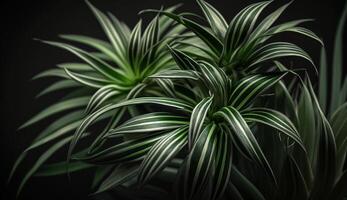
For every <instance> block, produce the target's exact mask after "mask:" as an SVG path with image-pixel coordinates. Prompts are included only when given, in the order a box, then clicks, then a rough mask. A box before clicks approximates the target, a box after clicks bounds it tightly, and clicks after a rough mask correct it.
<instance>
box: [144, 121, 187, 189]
mask: <svg viewBox="0 0 347 200" xmlns="http://www.w3.org/2000/svg"><path fill="white" fill-rule="evenodd" d="M187 128H188V127H187V126H182V127H181V128H178V129H176V130H174V131H172V132H171V133H169V134H167V135H166V136H164V137H163V138H162V139H160V140H159V141H158V142H157V143H155V144H154V145H153V147H152V148H151V150H150V151H149V152H148V154H147V155H146V157H145V159H144V160H143V161H142V164H141V166H140V172H139V176H138V182H139V183H140V184H141V185H142V184H144V183H145V182H147V181H148V180H150V179H151V178H152V177H154V176H155V175H156V174H158V173H159V172H160V171H161V170H163V169H164V168H165V167H166V166H167V165H168V163H169V162H170V161H171V159H173V158H174V157H175V156H176V155H177V153H178V152H179V151H181V149H182V148H183V147H184V146H185V145H186V144H187V135H188V134H187Z"/></svg>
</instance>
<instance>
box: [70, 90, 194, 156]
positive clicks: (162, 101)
mask: <svg viewBox="0 0 347 200" xmlns="http://www.w3.org/2000/svg"><path fill="white" fill-rule="evenodd" d="M138 104H159V105H164V106H169V107H173V108H177V109H181V110H184V111H186V112H191V111H192V110H193V107H192V106H191V105H190V104H187V102H185V101H182V100H178V99H174V98H166V97H139V98H134V99H129V100H126V101H124V102H120V103H116V104H110V105H106V106H104V107H102V108H100V109H99V110H97V111H95V112H94V113H92V114H90V115H89V116H87V117H86V118H85V119H84V121H83V122H82V123H81V125H80V127H78V129H77V130H76V132H75V134H74V138H73V140H72V141H71V143H70V147H69V152H68V159H70V156H71V154H72V151H73V149H74V148H75V146H76V144H77V142H78V140H79V139H80V137H81V136H82V135H83V133H84V132H85V130H86V129H87V128H88V127H89V126H90V125H91V124H92V123H93V122H94V121H95V120H96V119H98V118H99V117H100V116H102V115H104V114H105V113H108V112H110V111H112V110H116V109H119V108H121V107H124V106H130V105H138Z"/></svg>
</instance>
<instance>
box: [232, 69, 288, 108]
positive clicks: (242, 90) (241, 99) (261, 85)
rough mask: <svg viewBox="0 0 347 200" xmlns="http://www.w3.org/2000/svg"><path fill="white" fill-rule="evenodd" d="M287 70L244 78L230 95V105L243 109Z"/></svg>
mask: <svg viewBox="0 0 347 200" xmlns="http://www.w3.org/2000/svg"><path fill="white" fill-rule="evenodd" d="M285 74H286V72H283V73H282V72H281V73H274V74H267V75H259V74H257V75H252V76H248V77H246V78H244V79H242V80H241V81H240V82H239V83H238V84H237V85H235V87H234V89H233V90H232V91H233V92H232V93H231V96H230V100H229V102H230V105H231V106H233V107H235V108H237V109H243V108H245V107H247V106H248V105H249V104H250V103H252V101H253V100H254V99H255V98H256V97H257V96H258V95H259V94H261V93H262V92H264V91H266V90H267V89H269V88H271V87H272V86H273V85H275V84H276V83H277V82H278V81H279V80H280V79H281V78H282V77H283V76H284V75H285Z"/></svg>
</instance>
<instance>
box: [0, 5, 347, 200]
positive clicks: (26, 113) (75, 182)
mask: <svg viewBox="0 0 347 200" xmlns="http://www.w3.org/2000/svg"><path fill="white" fill-rule="evenodd" d="M209 2H210V3H212V4H213V5H215V7H216V8H217V9H219V10H220V12H221V13H222V14H223V15H224V16H226V18H227V19H228V21H230V19H231V17H232V16H234V15H235V14H236V13H237V11H239V10H240V9H242V8H243V7H245V6H246V5H248V4H250V3H253V2H256V1H255V0H218V1H217V0H214V1H209ZM285 2H287V1H284V0H276V1H275V2H274V3H273V4H272V5H271V6H270V7H269V9H267V12H265V13H269V12H270V11H272V10H273V8H275V7H278V6H279V5H283V4H284V3H285ZM92 3H93V4H94V5H95V6H96V7H98V8H100V9H101V10H103V11H111V12H112V13H114V14H115V15H116V16H117V17H118V18H119V19H120V20H122V21H125V22H126V23H127V24H128V25H129V26H130V27H133V25H134V24H135V23H136V21H137V20H138V19H139V16H138V15H137V13H138V12H139V11H140V10H142V9H145V8H160V6H161V5H164V6H170V5H174V4H176V3H182V2H180V1H177V0H170V1H169V0H166V1H165V0H97V1H96V0H94V1H92ZM183 3H184V5H183V7H182V8H181V10H182V11H183V10H186V11H187V10H189V11H193V12H200V11H199V8H198V6H197V5H196V3H195V1H187V2H183ZM343 4H344V1H343V0H340V1H339V0H296V1H294V2H293V3H292V5H291V6H290V7H289V9H288V10H287V11H286V12H285V14H284V15H283V16H282V17H281V18H280V20H279V21H286V20H290V19H298V18H314V19H315V21H314V22H312V23H309V24H308V25H307V26H306V27H308V28H310V29H311V30H313V31H314V32H315V33H317V35H319V36H320V37H321V38H323V39H324V42H325V44H326V48H327V50H328V56H329V59H331V56H332V47H333V39H334V35H335V31H336V25H337V21H338V19H339V15H340V13H341V11H342V8H343ZM271 8H272V9H271ZM1 15H2V16H1V22H2V23H1V30H0V32H1V40H2V41H1V50H2V51H1V64H0V69H1V95H2V97H1V101H2V102H1V106H2V109H1V115H0V116H1V117H3V118H2V120H1V133H0V134H1V137H0V138H1V149H2V150H1V153H2V154H1V157H0V163H1V164H0V165H1V193H2V194H1V196H2V197H3V198H4V199H14V197H15V189H16V188H17V187H18V183H19V181H20V180H21V178H22V177H23V175H24V172H25V171H27V170H28V169H29V168H30V167H31V164H32V162H33V161H34V159H35V158H36V154H35V153H34V154H31V155H30V156H29V158H28V159H27V160H26V161H25V163H24V164H23V165H22V166H21V167H20V169H19V171H18V173H17V174H16V175H15V179H14V181H13V182H12V183H11V184H10V185H6V183H5V182H6V178H7V176H8V173H9V171H10V167H11V165H13V163H14V161H15V159H16V157H17V156H18V155H19V153H20V152H21V151H22V150H23V149H24V148H25V147H26V146H27V145H29V143H30V141H31V139H32V138H33V137H34V136H35V135H36V134H38V132H39V131H40V130H42V128H43V127H44V125H46V124H48V123H49V121H44V122H43V123H41V124H39V125H35V126H32V127H30V128H27V129H24V130H21V131H17V130H16V129H17V128H18V127H19V126H20V125H21V124H22V123H23V122H25V121H26V120H27V119H29V117H30V116H32V115H33V114H34V113H36V112H37V111H39V110H40V109H42V108H44V107H45V106H46V105H48V103H51V102H53V101H54V99H56V98H57V97H59V95H61V94H57V95H51V96H49V97H43V98H41V99H35V98H34V97H35V94H37V93H38V92H39V91H40V90H41V89H43V88H44V87H45V86H46V84H48V83H50V82H51V80H48V81H47V80H39V81H30V79H31V77H32V76H33V75H35V74H37V73H38V72H41V71H42V70H45V69H49V68H53V67H54V66H55V65H56V64H58V63H62V62H68V61H75V60H76V58H75V57H74V56H72V55H70V54H69V53H66V52H64V51H62V50H60V49H56V48H54V47H50V46H47V45H44V44H41V43H39V42H37V41H34V40H33V38H41V39H49V40H59V39H58V37H57V35H58V34H62V33H69V34H72V33H73V34H82V35H88V36H94V37H97V38H105V35H104V34H103V32H102V30H101V29H100V27H99V25H98V23H97V21H96V20H95V18H94V16H93V14H92V13H91V11H90V10H89V9H88V7H87V6H86V4H85V2H84V1H82V0H73V1H72V0H59V1H47V0H46V1H44V0H42V1H35V0H30V1H7V2H6V1H2V5H1ZM345 35H346V34H345ZM285 37H286V39H287V40H288V41H294V42H296V43H297V44H299V45H301V46H302V47H303V48H304V49H306V50H307V51H308V52H309V53H310V54H311V55H312V57H313V58H314V61H315V62H316V63H318V62H319V52H320V46H319V45H318V44H317V43H315V42H312V41H310V40H307V39H306V38H301V37H299V38H298V37H297V36H296V35H294V36H293V35H285ZM300 65H307V63H300ZM345 66H346V65H345ZM301 67H302V66H301ZM305 67H306V66H305ZM61 154H62V155H64V152H61ZM88 175H89V174H87V173H80V174H76V175H73V176H72V182H71V183H68V181H67V178H66V177H65V176H61V177H50V178H48V179H47V178H46V179H45V178H34V179H32V180H30V181H29V182H28V184H27V185H26V187H25V188H24V190H23V194H22V195H21V197H20V199H36V200H40V199H61V200H63V199H88V197H87V195H88V192H89V184H90V178H89V176H88Z"/></svg>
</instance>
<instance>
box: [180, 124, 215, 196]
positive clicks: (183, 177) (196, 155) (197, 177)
mask: <svg viewBox="0 0 347 200" xmlns="http://www.w3.org/2000/svg"><path fill="white" fill-rule="evenodd" d="M216 136H217V126H216V125H215V124H213V123H212V124H209V125H208V126H206V127H205V129H204V130H203V132H202V133H201V134H200V136H199V138H198V140H197V142H196V143H195V145H194V147H193V149H192V150H191V152H190V153H189V155H188V158H187V160H186V162H185V164H183V166H182V168H181V172H180V174H179V179H178V182H177V187H178V199H182V200H187V199H198V198H202V197H204V194H205V193H206V191H207V190H205V189H206V186H207V184H208V182H209V181H210V176H211V175H212V169H213V160H214V158H215V154H216V148H217V139H216V138H217V137H216ZM204 198H206V196H205V197H204Z"/></svg>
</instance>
